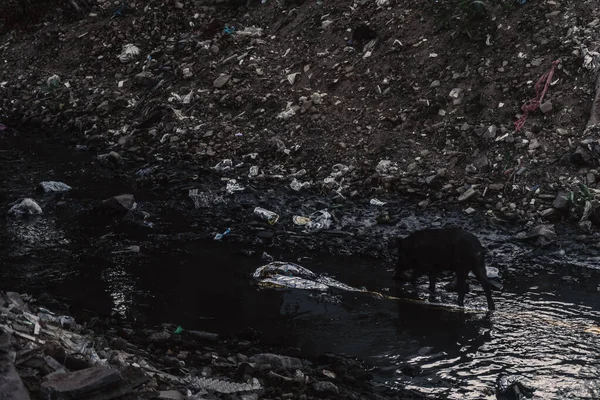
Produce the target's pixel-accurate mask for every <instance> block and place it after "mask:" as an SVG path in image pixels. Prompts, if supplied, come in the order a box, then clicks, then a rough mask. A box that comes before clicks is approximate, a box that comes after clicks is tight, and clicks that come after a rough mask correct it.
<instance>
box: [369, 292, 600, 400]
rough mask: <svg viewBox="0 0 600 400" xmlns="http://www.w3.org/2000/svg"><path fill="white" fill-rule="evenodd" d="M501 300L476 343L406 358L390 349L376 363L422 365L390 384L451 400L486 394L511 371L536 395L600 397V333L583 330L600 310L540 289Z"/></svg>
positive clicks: (598, 316)
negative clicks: (416, 371)
mask: <svg viewBox="0 0 600 400" xmlns="http://www.w3.org/2000/svg"><path fill="white" fill-rule="evenodd" d="M498 303H499V307H498V309H499V310H500V311H497V312H496V313H494V315H493V316H492V317H491V321H490V322H491V330H490V331H489V332H488V334H487V335H486V332H480V333H481V335H482V337H486V339H485V340H479V344H477V342H478V339H477V338H474V339H473V338H472V339H471V340H467V342H466V343H463V344H462V345H461V344H460V343H457V345H456V348H455V349H446V352H442V353H436V354H431V355H424V356H423V355H418V356H417V355H416V356H414V357H408V358H406V357H404V358H403V357H400V356H399V355H394V354H393V350H392V353H391V354H390V353H388V354H386V355H384V356H382V357H380V360H379V363H383V362H385V363H390V362H391V363H396V365H398V366H399V367H401V366H403V365H407V364H413V365H418V366H419V367H420V368H421V370H422V373H421V374H420V375H419V376H417V377H415V378H408V377H407V376H406V375H404V374H400V373H399V374H398V377H397V378H396V379H395V382H389V383H391V384H396V385H405V386H406V387H407V388H410V389H413V390H418V391H420V392H422V393H427V394H437V395H444V396H445V397H446V398H448V399H459V398H460V399H481V398H482V397H481V396H482V394H487V395H492V394H493V392H492V389H493V387H494V383H495V380H496V377H497V376H498V374H499V373H501V372H506V373H509V374H516V375H519V376H522V377H523V378H524V379H526V381H527V383H529V384H530V385H532V386H533V387H535V388H536V392H535V398H536V399H570V398H573V399H575V398H600V397H599V396H600V384H599V383H598V379H599V378H600V373H599V371H600V345H599V344H598V336H597V335H595V334H592V333H586V331H585V330H586V328H587V327H589V326H592V325H597V324H598V322H599V321H600V312H599V311H595V310H593V309H592V308H591V307H589V306H584V305H578V304H573V303H568V302H564V301H555V300H551V299H550V300H549V299H547V298H543V296H540V295H539V293H524V294H520V295H515V294H510V293H503V295H502V298H501V299H499V302H498ZM482 331H485V329H482ZM383 360H385V361H383Z"/></svg>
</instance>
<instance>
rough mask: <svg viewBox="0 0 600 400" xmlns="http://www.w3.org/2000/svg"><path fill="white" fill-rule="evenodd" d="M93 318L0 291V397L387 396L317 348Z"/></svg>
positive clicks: (351, 366)
mask: <svg viewBox="0 0 600 400" xmlns="http://www.w3.org/2000/svg"><path fill="white" fill-rule="evenodd" d="M96 320H97V318H96V319H94V318H92V319H91V320H90V321H89V322H87V321H86V322H85V323H84V324H78V323H77V322H76V321H75V319H74V318H73V317H71V316H68V315H60V314H58V313H54V312H52V311H50V310H49V309H46V308H44V307H40V306H38V305H36V301H35V300H34V299H33V298H32V297H30V296H28V295H20V294H18V293H15V292H6V293H0V365H1V366H2V368H0V393H2V396H3V397H2V399H7V400H17V399H18V400H23V399H34V398H44V399H48V400H64V399H78V400H92V399H93V400H100V399H102V400H110V399H117V398H144V399H170V400H183V399H197V400H200V399H221V398H228V399H244V400H250V399H258V398H303V399H321V398H353V399H357V398H373V399H384V398H388V397H386V396H385V395H377V394H374V393H373V391H374V390H373V386H372V384H371V383H370V379H371V375H370V374H369V373H367V372H366V371H365V369H364V368H363V366H362V365H361V363H360V362H358V361H356V360H354V359H350V358H347V357H344V356H335V355H325V356H321V357H320V358H319V360H318V365H316V364H313V363H311V362H309V361H306V360H302V359H300V358H298V357H292V356H288V355H280V354H275V353H273V352H271V351H268V350H267V351H265V348H262V349H261V348H258V347H257V346H258V344H257V343H256V341H252V340H238V339H232V338H228V339H227V340H226V339H225V338H221V337H219V336H218V335H216V334H213V333H207V332H200V331H190V330H185V329H183V328H181V327H178V328H175V327H174V326H170V325H166V324H165V325H164V326H163V327H162V328H161V330H154V331H151V330H132V329H127V328H122V327H117V326H116V324H114V323H110V324H109V325H107V326H106V325H103V324H102V323H100V322H97V321H96ZM100 331H101V333H99V332H100ZM125 337H126V338H125ZM291 351H294V349H290V350H288V351H287V352H291ZM296 351H297V352H299V350H297V349H296ZM296 355H297V354H296ZM232 396H233V397H232ZM407 396H410V397H406V398H413V399H418V398H421V397H420V396H419V395H417V394H414V395H413V394H407Z"/></svg>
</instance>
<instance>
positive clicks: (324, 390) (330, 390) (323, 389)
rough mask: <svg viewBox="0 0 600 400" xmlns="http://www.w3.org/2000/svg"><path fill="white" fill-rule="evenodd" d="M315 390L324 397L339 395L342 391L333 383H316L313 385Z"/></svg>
mask: <svg viewBox="0 0 600 400" xmlns="http://www.w3.org/2000/svg"><path fill="white" fill-rule="evenodd" d="M313 389H314V390H315V392H318V393H321V394H323V395H337V394H339V392H340V390H339V389H338V387H337V386H335V385H334V384H333V383H331V382H328V381H322V382H315V383H314V384H313Z"/></svg>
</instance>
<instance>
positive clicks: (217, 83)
mask: <svg viewBox="0 0 600 400" xmlns="http://www.w3.org/2000/svg"><path fill="white" fill-rule="evenodd" d="M229 79H231V75H227V74H222V75H220V76H219V77H218V78H217V79H215V80H214V82H213V86H214V87H215V88H217V89H221V88H222V87H223V86H225V85H226V84H227V82H229Z"/></svg>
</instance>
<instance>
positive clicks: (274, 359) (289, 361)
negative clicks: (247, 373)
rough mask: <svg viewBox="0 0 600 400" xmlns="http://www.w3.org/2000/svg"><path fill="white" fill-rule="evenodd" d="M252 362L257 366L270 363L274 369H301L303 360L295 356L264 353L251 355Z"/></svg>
mask: <svg viewBox="0 0 600 400" xmlns="http://www.w3.org/2000/svg"><path fill="white" fill-rule="evenodd" d="M250 362H252V363H255V364H257V366H263V367H264V366H267V365H270V366H271V368H274V369H300V368H302V360H300V359H299V358H295V357H288V356H280V355H278V354H271V353H262V354H256V355H254V356H252V357H250Z"/></svg>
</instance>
